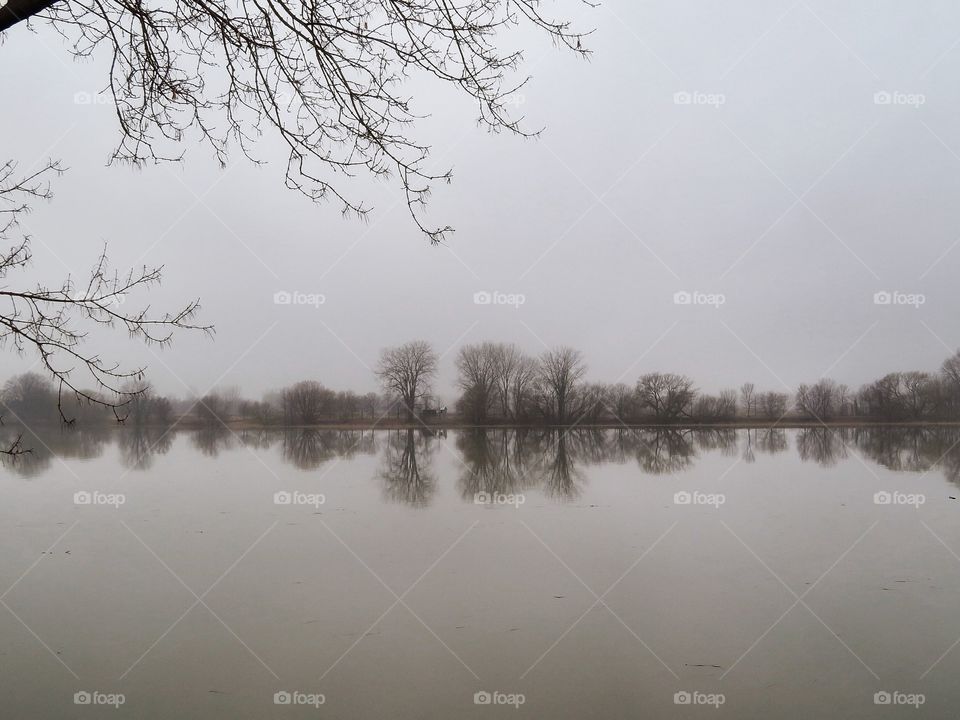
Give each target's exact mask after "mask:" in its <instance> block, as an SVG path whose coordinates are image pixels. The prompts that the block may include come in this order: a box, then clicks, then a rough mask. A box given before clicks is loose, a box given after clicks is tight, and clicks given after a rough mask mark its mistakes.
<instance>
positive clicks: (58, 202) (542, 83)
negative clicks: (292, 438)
mask: <svg viewBox="0 0 960 720" xmlns="http://www.w3.org/2000/svg"><path fill="white" fill-rule="evenodd" d="M556 6H557V7H558V8H566V9H567V13H568V14H569V15H571V16H572V17H577V18H579V23H580V25H581V26H582V27H585V28H588V27H595V28H596V29H597V30H596V33H595V34H594V36H593V37H592V38H591V40H590V43H589V46H590V47H591V49H593V50H594V51H595V54H594V55H593V57H592V60H591V61H590V62H582V61H578V60H576V59H574V58H572V57H569V56H568V55H565V54H562V53H560V52H559V51H555V50H553V49H552V48H551V47H550V45H549V43H548V42H545V41H544V40H543V39H542V38H538V37H532V36H527V35H526V34H516V35H514V36H513V37H511V39H510V42H514V43H515V42H520V43H523V45H524V46H525V47H526V48H527V60H528V65H527V69H528V70H529V71H530V72H531V73H532V74H533V75H534V78H533V80H532V82H531V83H530V84H529V85H528V86H527V87H526V88H524V90H523V91H522V98H523V104H522V105H520V106H519V108H518V111H519V112H521V113H523V114H524V115H526V117H527V124H528V126H530V127H538V126H541V125H543V126H545V127H546V131H545V133H544V134H543V136H542V137H541V138H540V139H539V140H536V141H524V140H521V139H517V138H510V137H506V136H503V135H501V136H490V135H488V134H486V133H485V132H483V131H482V130H479V129H477V128H476V126H475V123H474V119H475V118H474V115H475V113H474V109H473V107H472V106H471V105H470V104H469V103H467V102H465V101H463V100H462V99H459V98H456V97H455V96H453V95H452V94H451V93H450V91H449V90H447V89H444V88H438V87H436V85H435V84H430V83H426V82H417V81H415V82H413V83H412V84H411V91H412V92H414V93H416V99H417V107H418V110H419V111H421V112H431V113H432V117H431V118H430V119H429V120H427V121H425V122H424V123H423V124H422V125H421V126H420V128H419V136H420V137H421V138H422V139H424V138H425V139H429V140H430V141H431V142H432V143H433V145H434V159H435V161H436V168H437V169H443V168H444V167H445V166H447V165H451V166H452V167H453V169H454V172H455V177H454V182H453V184H451V185H449V186H446V185H445V186H440V187H437V188H436V190H435V194H434V198H433V201H432V204H431V206H430V215H429V217H430V219H432V220H434V221H435V222H437V223H447V222H449V223H451V224H452V225H454V226H455V227H456V229H457V232H456V233H455V234H454V235H452V236H451V237H450V239H449V241H448V245H449V246H448V247H439V248H431V247H429V246H428V244H427V242H426V240H425V239H424V238H423V237H422V236H421V235H419V234H418V232H417V231H416V229H415V227H414V226H413V224H412V223H411V222H410V220H409V218H408V216H407V215H406V210H405V207H404V205H403V203H402V202H400V203H398V194H397V188H396V187H393V186H390V185H389V184H384V183H379V182H373V181H368V180H366V179H362V180H358V182H356V183H354V184H353V185H352V187H353V188H355V190H356V191H357V192H359V193H361V194H362V195H363V196H365V197H367V198H368V199H369V200H370V201H371V202H372V203H373V204H374V205H375V207H376V209H375V211H374V212H373V214H372V216H371V218H370V222H369V223H366V224H365V223H363V222H360V221H357V220H350V219H346V220H345V219H343V218H341V216H340V213H339V208H338V207H336V206H334V205H325V206H315V205H313V204H311V203H310V202H309V201H307V200H305V199H304V198H302V197H300V196H298V195H296V194H295V193H292V192H290V191H288V190H286V189H284V187H283V182H282V173H283V159H284V157H285V156H284V155H283V153H282V150H281V148H280V146H279V144H278V142H277V140H276V138H272V137H269V136H268V137H265V138H264V139H263V142H261V143H260V145H259V146H258V148H257V154H258V155H259V156H260V157H261V158H263V159H264V160H268V161H269V162H268V163H267V164H266V165H265V166H261V167H255V166H252V165H251V164H249V163H248V162H246V161H244V160H243V159H242V158H241V157H240V156H239V154H236V155H235V156H234V157H233V158H232V160H231V163H230V164H229V165H228V166H227V167H226V169H221V168H220V167H219V165H218V164H217V163H216V161H215V160H214V159H213V158H212V157H211V155H210V153H209V152H208V151H207V150H206V149H205V148H203V147H200V146H199V145H196V146H194V147H191V148H189V154H188V156H187V161H186V162H185V163H183V164H182V165H168V166H157V167H150V168H146V169H143V170H140V171H137V170H133V169H130V168H126V167H106V161H107V159H108V157H109V154H110V151H111V149H112V147H113V144H114V143H115V142H116V140H117V138H118V135H117V129H116V123H115V118H114V116H113V115H112V108H111V107H110V106H109V105H106V104H102V102H96V101H95V102H93V103H91V104H78V103H77V102H75V97H76V95H77V93H94V92H96V91H97V90H99V89H101V88H102V87H103V86H104V84H105V82H106V74H105V72H104V69H103V65H102V63H101V62H97V61H92V62H89V63H77V62H75V61H73V60H72V59H71V57H70V56H69V55H68V53H67V52H66V51H65V50H64V48H63V46H62V43H61V41H60V39H59V38H58V37H57V36H56V35H55V34H54V33H53V32H52V31H51V30H50V29H49V28H48V27H46V26H44V25H43V24H40V23H37V24H35V30H36V32H35V33H31V32H29V31H28V29H27V28H26V27H24V26H19V27H15V28H14V29H13V30H11V31H9V32H8V33H6V37H5V42H4V43H3V45H2V46H0V53H2V56H3V62H2V64H0V74H2V83H3V86H4V87H5V88H6V91H5V98H6V100H5V109H4V112H3V113H2V118H0V129H2V132H3V136H4V137H5V138H7V150H6V153H5V154H4V158H3V159H6V158H7V157H8V156H9V157H11V158H14V159H17V160H18V161H20V163H21V168H22V169H24V170H26V169H27V168H29V167H30V165H31V164H33V163H35V162H39V161H41V160H42V159H44V158H46V157H48V156H52V157H55V158H61V159H62V160H63V162H64V164H65V165H66V166H67V167H69V168H70V170H69V172H68V173H67V174H66V175H65V176H63V177H62V178H60V179H58V180H57V181H56V184H55V188H54V189H55V193H56V197H55V199H54V201H53V202H52V203H49V204H48V203H44V204H41V205H39V206H37V207H36V208H35V211H34V213H33V214H32V215H31V216H30V217H28V218H27V223H28V226H29V230H30V231H31V233H32V234H33V237H34V240H35V245H34V251H35V262H34V267H33V268H32V269H31V271H30V272H29V276H30V279H31V281H32V280H35V279H37V278H46V279H47V280H49V281H50V282H57V281H58V279H59V278H60V277H62V275H63V274H64V273H65V272H67V271H68V270H72V271H73V272H74V273H75V274H77V275H80V276H82V275H85V274H86V272H87V271H88V268H89V266H90V265H91V263H92V261H93V259H94V256H95V254H96V252H97V251H98V249H99V247H100V246H101V244H102V243H104V242H107V243H109V254H110V257H111V260H112V262H113V264H114V265H115V266H118V267H127V266H130V265H134V264H138V263H144V262H146V263H149V264H163V265H165V282H164V285H163V287H162V288H160V289H159V290H157V291H155V292H153V293H151V294H150V295H149V296H147V295H141V296H138V297H135V298H131V300H130V302H131V303H137V304H143V303H144V302H147V301H148V299H149V302H150V303H151V304H153V306H154V307H157V308H168V307H171V306H172V305H173V304H175V303H176V302H177V301H185V300H187V299H188V298H191V297H194V296H201V297H202V301H203V306H204V310H203V316H202V318H203V319H204V320H205V321H209V322H212V323H214V324H215V325H216V326H217V335H216V338H215V340H213V341H211V340H209V339H206V338H204V337H201V336H199V335H197V336H191V335H189V334H180V336H179V337H178V338H177V340H176V341H175V343H174V345H173V346H172V347H170V348H168V349H165V350H163V351H160V352H159V354H158V356H154V355H153V354H152V353H151V352H150V351H147V350H145V349H143V347H142V346H141V345H139V344H138V343H137V342H136V341H130V340H128V339H127V338H126V337H125V335H124V333H123V332H122V331H117V332H114V333H112V334H110V335H108V336H107V337H105V338H103V340H102V343H101V344H102V347H103V354H104V355H105V356H108V357H114V356H115V357H119V358H122V359H123V360H125V361H126V362H128V363H140V362H142V363H146V364H148V365H149V368H150V377H151V379H152V380H153V381H154V382H155V384H156V385H157V386H158V387H159V389H160V390H162V391H164V392H169V393H173V394H177V395H184V394H187V393H188V392H199V393H203V392H205V391H206V390H208V389H209V388H210V387H211V385H214V384H217V385H240V386H242V387H243V388H244V390H245V392H246V393H247V394H249V395H253V396H256V395H259V394H260V393H261V392H263V391H265V390H268V389H271V388H275V387H279V386H281V385H284V384H287V383H290V382H292V381H295V380H299V379H302V378H307V377H309V378H316V379H319V380H321V381H322V382H324V383H325V384H327V385H328V386H330V387H333V388H337V389H341V388H354V389H357V390H364V391H365V390H370V389H373V388H374V386H375V385H374V380H373V377H372V374H371V372H370V370H369V367H372V366H373V364H374V363H375V360H376V357H377V354H378V350H379V348H381V347H383V346H385V345H390V344H395V343H399V342H402V341H405V340H408V339H414V338H421V337H422V338H425V339H427V340H430V341H432V342H433V343H434V345H435V346H436V348H437V349H438V351H440V352H445V353H446V354H445V355H444V358H443V364H442V367H443V378H442V380H441V382H440V389H441V390H443V391H444V392H445V393H446V394H447V397H448V398H451V397H452V394H453V393H452V386H453V380H454V370H453V356H454V354H455V351H456V348H457V347H458V346H459V345H460V344H462V343H465V342H470V341H478V340H483V339H497V340H506V341H514V342H516V343H518V344H519V345H521V346H522V347H523V348H525V349H526V350H528V351H529V352H531V353H539V352H540V351H541V350H542V349H543V347H544V345H558V344H568V345H572V346H575V347H577V348H580V349H582V350H583V351H584V353H585V354H586V357H587V359H588V362H589V366H590V378H591V379H594V380H609V381H614V380H617V379H622V380H625V381H627V382H631V383H632V382H633V381H634V380H635V379H636V377H637V376H638V375H639V374H640V373H641V372H647V371H651V370H672V371H677V372H683V373H687V374H689V375H691V376H693V377H694V378H696V380H697V382H698V384H699V386H700V387H701V388H704V389H707V390H716V389H720V388H722V387H726V386H734V385H739V384H740V383H741V382H743V381H746V380H752V381H754V382H755V383H756V384H757V386H758V387H762V388H769V389H782V383H786V384H788V385H790V386H795V385H796V384H797V383H799V382H803V381H807V380H812V379H816V378H817V377H819V376H820V375H821V374H823V373H824V372H829V374H830V375H831V376H832V377H834V378H836V379H837V380H839V381H842V382H846V383H848V384H850V385H852V386H858V385H859V384H860V383H862V382H864V381H866V380H868V379H871V378H873V377H875V376H878V375H880V374H883V373H884V372H887V371H889V370H894V369H929V370H933V369H935V368H936V367H938V366H939V364H940V362H941V361H942V359H943V358H944V357H945V356H946V355H948V354H949V352H950V350H951V349H955V348H956V347H957V346H958V345H960V337H958V334H960V333H958V330H960V328H958V323H957V318H958V315H957V313H956V306H955V300H956V297H957V291H956V283H955V280H954V278H955V277H956V275H957V267H958V263H960V248H958V247H955V244H956V243H957V241H958V238H960V203H958V202H957V201H956V199H957V197H958V196H960V122H958V119H960V90H958V83H957V80H956V79H957V77H958V74H960V44H958V41H960V6H957V4H956V3H951V2H924V3H916V4H913V3H903V2H892V1H888V2H869V3H867V2H860V3H834V2H827V0H808V1H807V2H799V3H794V2H792V1H791V0H786V1H778V2H771V1H769V0H764V1H762V2H747V1H742V0H734V1H732V2H725V3H712V2H676V1H674V0H671V1H670V2H666V1H661V2H652V3H635V2H628V1H626V0H613V1H611V2H605V3H604V4H603V5H602V6H600V7H599V8H596V9H590V8H586V7H584V6H582V5H580V4H579V3H576V2H559V3H557V4H556ZM677 93H689V95H680V96H678V95H677ZM877 93H888V95H880V96H877V95H876V94H877ZM687 99H689V100H690V102H685V100H687ZM886 99H889V100H890V102H884V101H885V100H886ZM277 291H299V292H301V293H317V294H322V295H323V296H324V297H325V303H324V304H323V305H321V306H319V307H312V306H309V305H277V304H275V303H274V294H275V293H276V292H277ZM478 291H491V292H492V291H499V292H501V293H513V294H522V295H524V296H525V302H524V303H523V304H522V305H521V306H519V307H511V306H508V305H496V304H490V305H478V304H475V302H474V293H476V292H478ZM679 291H687V292H691V293H692V292H695V291H696V292H699V293H703V294H714V295H716V294H721V295H722V296H723V299H724V302H723V304H722V305H721V306H719V307H716V306H713V305H709V304H705V305H701V304H696V303H692V304H688V305H685V304H676V303H675V301H674V294H675V293H677V292H679ZM879 291H900V292H901V293H922V294H923V296H924V300H925V302H924V303H923V305H922V306H917V305H916V304H913V305H910V304H905V305H898V304H890V305H882V304H880V305H878V304H875V302H874V293H876V292H879ZM697 299H701V300H703V299H706V298H704V297H702V296H698V297H697ZM33 360H34V358H33V357H32V356H26V357H23V358H18V357H17V356H15V355H13V354H12V353H10V352H7V353H5V354H3V355H2V356H0V376H4V377H5V376H7V375H9V374H12V373H14V372H20V371H22V370H24V369H26V368H27V367H28V366H29V365H30V364H31V363H32V362H33ZM368 366H369V367H368Z"/></svg>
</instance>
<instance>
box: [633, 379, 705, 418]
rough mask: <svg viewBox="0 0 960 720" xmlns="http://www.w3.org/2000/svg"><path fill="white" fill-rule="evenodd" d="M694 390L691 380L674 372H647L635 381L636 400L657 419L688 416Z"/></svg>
mask: <svg viewBox="0 0 960 720" xmlns="http://www.w3.org/2000/svg"><path fill="white" fill-rule="evenodd" d="M695 395H696V391H695V390H694V387H693V380H691V379H690V378H688V377H686V376H685V375H677V374H675V373H649V374H647V375H643V376H642V377H641V378H640V379H639V380H638V381H637V401H638V403H639V404H640V407H641V408H646V409H648V410H650V411H651V412H652V413H653V415H654V417H655V418H657V420H667V421H674V420H679V419H680V418H683V417H689V415H690V412H691V406H692V404H693V399H694V396H695Z"/></svg>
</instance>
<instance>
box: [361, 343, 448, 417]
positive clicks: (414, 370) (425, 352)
mask: <svg viewBox="0 0 960 720" xmlns="http://www.w3.org/2000/svg"><path fill="white" fill-rule="evenodd" d="M438 363H439V359H438V358H437V354H436V353H435V352H434V350H433V348H432V347H431V346H430V343H428V342H426V341H425V340H414V341H413V342H408V343H405V344H404V345H400V346H398V347H393V348H386V349H384V350H383V351H382V352H381V353H380V361H379V362H378V363H377V368H376V374H377V377H378V378H379V380H380V384H381V385H382V386H383V389H384V390H385V391H386V392H388V393H390V394H392V395H394V396H395V397H397V398H399V400H400V403H401V404H402V406H403V407H404V408H405V410H406V413H407V419H408V420H410V419H413V416H414V412H415V410H416V405H417V401H418V400H419V399H420V398H422V397H423V396H425V395H427V394H428V393H429V392H430V385H431V383H432V382H433V379H434V377H436V374H437V365H438Z"/></svg>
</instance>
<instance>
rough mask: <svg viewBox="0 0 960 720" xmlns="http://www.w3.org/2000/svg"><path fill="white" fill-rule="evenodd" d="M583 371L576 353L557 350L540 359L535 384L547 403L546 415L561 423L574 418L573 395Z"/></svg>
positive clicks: (568, 350)
mask: <svg viewBox="0 0 960 720" xmlns="http://www.w3.org/2000/svg"><path fill="white" fill-rule="evenodd" d="M586 372H587V366H586V363H584V360H583V355H582V354H581V353H580V351H579V350H574V349H573V348H569V347H560V348H556V349H554V350H548V351H547V352H545V353H544V354H543V355H541V356H540V368H539V375H538V382H539V383H540V385H541V388H542V391H543V393H544V396H545V398H546V402H547V404H548V407H547V408H546V410H547V414H548V415H550V416H551V417H553V418H555V419H556V420H558V421H560V422H566V420H567V419H568V418H569V417H571V416H572V415H574V412H573V411H574V410H575V407H574V401H575V399H576V393H577V390H578V387H579V383H580V380H581V379H582V378H583V376H584V375H585V374H586Z"/></svg>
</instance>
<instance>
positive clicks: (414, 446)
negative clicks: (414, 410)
mask: <svg viewBox="0 0 960 720" xmlns="http://www.w3.org/2000/svg"><path fill="white" fill-rule="evenodd" d="M434 450H435V445H434V442H433V434H432V433H430V432H424V431H418V430H413V429H408V430H391V431H389V432H388V434H387V442H386V444H385V446H384V449H383V460H382V464H381V468H380V479H381V481H382V482H383V494H384V497H386V498H387V499H388V500H390V501H391V502H398V503H404V504H406V505H411V506H413V507H426V506H427V505H429V504H430V500H431V499H432V498H433V494H434V492H436V489H437V480H436V477H435V476H434V474H433V468H432V465H433V452H434Z"/></svg>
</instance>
